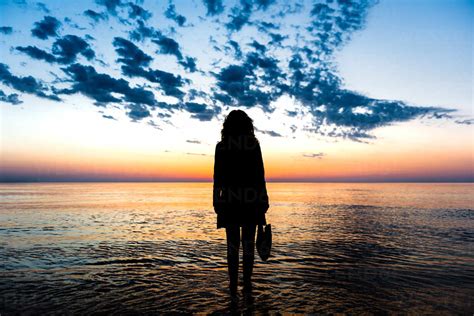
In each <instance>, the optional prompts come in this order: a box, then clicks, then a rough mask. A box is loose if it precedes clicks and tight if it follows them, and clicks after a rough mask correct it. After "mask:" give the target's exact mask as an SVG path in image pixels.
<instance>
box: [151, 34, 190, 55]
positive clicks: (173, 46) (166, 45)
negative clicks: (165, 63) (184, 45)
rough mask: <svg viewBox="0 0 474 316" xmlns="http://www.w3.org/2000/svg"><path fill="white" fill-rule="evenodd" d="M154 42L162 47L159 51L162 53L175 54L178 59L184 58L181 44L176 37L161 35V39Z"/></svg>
mask: <svg viewBox="0 0 474 316" xmlns="http://www.w3.org/2000/svg"><path fill="white" fill-rule="evenodd" d="M152 42H153V43H155V44H157V45H158V46H159V47H160V50H159V52H160V53H161V54H168V55H175V56H176V58H178V60H181V59H183V54H182V53H181V49H180V47H179V44H178V42H176V41H175V40H174V39H172V38H169V37H166V36H161V37H160V38H159V39H154V40H152Z"/></svg>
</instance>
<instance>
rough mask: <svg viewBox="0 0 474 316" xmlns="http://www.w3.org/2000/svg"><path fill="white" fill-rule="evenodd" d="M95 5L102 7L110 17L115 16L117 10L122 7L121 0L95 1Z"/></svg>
mask: <svg viewBox="0 0 474 316" xmlns="http://www.w3.org/2000/svg"><path fill="white" fill-rule="evenodd" d="M95 3H97V4H98V5H101V6H104V7H105V8H106V9H107V12H109V13H110V14H112V15H117V8H118V7H121V6H123V3H122V0H95Z"/></svg>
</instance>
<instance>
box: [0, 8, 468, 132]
mask: <svg viewBox="0 0 474 316" xmlns="http://www.w3.org/2000/svg"><path fill="white" fill-rule="evenodd" d="M375 1H376V0H350V1H343V0H337V1H329V0H328V1H314V2H311V3H307V2H305V8H306V10H305V12H304V11H303V10H301V9H302V8H303V5H302V4H303V1H297V2H292V3H290V4H284V3H282V2H279V4H280V5H279V6H278V7H276V6H275V3H276V1H275V0H238V1H236V2H234V4H233V5H229V7H228V8H224V5H223V1H217V0H204V1H203V2H202V3H203V4H202V7H201V8H202V9H203V10H205V11H206V17H203V16H200V17H199V19H196V21H202V22H203V23H208V22H209V23H214V26H216V27H215V28H214V29H213V33H212V36H210V37H209V42H207V41H204V42H203V43H196V42H193V41H192V40H191V41H183V42H181V41H179V43H178V40H177V39H178V38H180V37H179V36H180V35H181V36H182V35H184V33H180V32H181V31H184V30H182V29H180V28H177V29H176V28H175V27H172V26H171V27H169V28H167V29H165V27H166V26H167V23H164V22H166V21H163V20H161V22H162V23H160V22H159V21H157V22H156V24H153V25H160V26H151V24H150V25H149V24H148V22H147V21H149V20H150V17H151V15H152V12H150V11H148V10H146V9H144V8H143V7H142V6H141V5H142V3H143V2H142V1H128V0H127V1H122V0H96V1H95V2H96V3H97V4H98V5H100V6H101V8H100V9H99V10H100V11H99V10H98V11H94V10H91V9H89V10H86V11H84V12H83V15H84V16H86V17H87V18H89V19H91V20H92V21H93V22H99V21H104V20H106V19H108V15H109V14H110V15H113V16H115V17H116V18H118V19H119V22H120V23H122V25H121V26H120V29H113V28H112V25H110V30H111V31H110V32H125V34H128V36H129V37H128V38H125V37H126V35H119V34H123V33H117V37H114V39H113V41H112V43H110V42H106V43H102V42H101V43H99V39H102V37H100V35H97V36H96V38H97V39H98V41H97V42H96V43H97V45H98V46H99V47H100V46H102V45H104V46H102V47H105V49H108V48H109V47H110V46H109V45H111V44H112V45H113V48H114V49H115V52H116V54H117V60H116V61H117V63H118V65H119V66H120V70H121V76H122V78H121V77H113V76H112V75H111V72H108V71H107V73H98V72H97V71H96V69H95V68H94V67H92V66H85V65H80V64H79V63H80V62H81V61H82V59H85V60H88V61H92V62H101V61H100V60H96V59H95V57H96V52H94V50H93V48H92V47H91V46H90V45H89V44H88V38H87V37H84V38H81V37H79V36H76V35H66V36H64V37H60V36H59V35H58V32H59V28H60V26H61V24H60V22H59V21H58V20H56V19H55V18H53V17H51V16H45V17H44V18H43V20H41V21H40V22H36V23H35V25H34V28H33V30H32V34H33V36H35V37H38V38H40V39H47V38H49V37H51V36H54V37H56V38H55V39H54V43H53V44H52V46H51V49H43V48H42V47H41V46H38V47H37V46H35V44H31V43H29V44H27V45H25V46H18V47H16V50H17V51H19V52H21V53H24V54H26V55H28V56H30V57H31V58H33V59H35V60H42V61H46V62H47V63H51V64H53V63H55V64H60V65H63V68H62V70H63V74H62V78H61V77H60V78H57V81H56V82H60V83H61V84H62V85H61V89H57V88H54V87H52V86H48V85H46V84H45V83H43V82H41V81H40V80H38V79H35V78H33V77H31V76H30V77H17V76H14V75H12V74H11V73H10V72H9V70H8V68H5V67H3V68H0V70H1V71H2V72H1V73H0V74H1V76H2V78H0V80H1V81H2V82H3V83H4V84H6V85H9V86H10V87H12V88H13V89H15V90H17V91H20V92H25V93H32V94H36V95H38V96H41V97H46V98H51V99H54V98H58V97H57V96H56V95H55V94H51V93H50V91H53V92H57V93H58V94H64V95H67V94H72V93H81V94H83V95H85V96H87V97H89V98H91V99H92V100H93V101H94V102H95V104H96V105H98V106H106V105H107V104H109V103H121V104H122V105H123V107H121V108H124V109H125V111H126V114H127V115H128V116H129V117H130V118H131V119H132V120H135V121H139V120H142V119H143V118H147V117H149V116H151V115H152V114H151V113H152V111H154V110H158V109H162V110H163V112H166V113H158V114H156V115H157V116H156V117H159V118H161V119H164V120H167V119H168V118H169V116H171V115H172V114H173V113H174V110H177V109H179V110H180V111H186V112H188V113H189V114H190V116H191V117H192V118H195V119H197V120H201V121H209V120H211V119H213V118H215V117H216V116H217V115H218V114H219V113H220V111H221V109H222V108H227V107H245V108H254V107H257V108H260V109H261V110H262V111H264V112H265V113H266V114H267V115H268V116H269V117H271V115H272V113H273V111H274V110H275V109H276V107H279V106H281V107H282V109H279V110H283V111H279V113H284V114H286V115H287V116H288V117H293V118H295V119H298V118H300V117H302V116H303V115H304V116H305V117H306V118H308V119H309V120H310V124H307V125H305V126H304V127H300V128H302V129H303V130H305V131H308V132H311V133H319V134H322V135H326V136H329V137H343V138H348V139H352V140H355V141H364V140H367V139H371V138H373V137H374V136H373V135H372V132H373V130H374V129H376V128H379V127H383V126H387V125H391V124H395V123H397V122H404V121H409V120H412V119H415V118H419V117H424V118H427V119H433V118H443V119H453V120H454V119H456V118H455V116H454V115H452V114H451V113H452V112H453V110H451V109H447V108H441V107H436V106H431V107H421V106H416V105H412V104H409V103H408V102H402V101H398V100H383V99H376V98H370V97H368V96H366V95H364V94H362V93H358V92H356V91H351V90H348V89H345V88H344V87H345V84H344V81H343V78H341V76H340V74H339V73H338V71H337V65H336V64H335V63H334V60H335V54H336V53H337V52H338V51H339V50H340V49H341V48H342V47H343V46H344V45H345V44H346V43H347V42H349V41H350V40H351V38H352V36H353V35H354V33H355V32H357V31H360V30H362V29H363V28H364V26H365V21H366V17H367V13H368V11H369V9H370V8H371V7H372V5H374V3H375ZM165 8H166V11H165V16H166V17H167V18H168V19H171V20H173V21H175V22H176V23H177V24H178V25H179V26H185V25H186V26H187V27H189V28H192V27H194V26H196V25H194V24H191V23H189V21H188V19H187V18H189V20H192V18H193V17H192V16H189V17H188V16H187V17H184V16H183V15H181V14H179V13H177V12H176V7H175V5H174V3H173V2H172V1H169V2H168V5H165ZM102 11H103V12H102ZM187 12H188V11H187ZM196 12H198V11H197V10H196ZM224 12H225V13H224ZM186 14H187V15H188V13H186ZM189 14H191V13H189ZM196 14H198V13H196ZM292 14H298V16H296V15H295V16H291V17H290V16H289V15H292ZM218 15H219V16H218ZM285 18H287V19H286V20H284V19H285ZM206 19H207V20H208V21H205V20H206ZM192 21H193V23H194V20H192ZM150 23H151V22H150ZM163 23H164V24H163ZM168 24H169V23H168ZM205 26H206V27H207V25H205ZM65 27H69V25H65ZM158 27H160V28H161V27H163V30H161V29H158ZM92 28H93V25H92ZM241 30H242V31H245V32H246V31H249V32H248V33H247V32H246V33H242V34H234V33H237V32H239V31H241ZM162 31H163V33H162ZM0 32H2V33H5V34H8V33H11V32H13V30H12V29H11V27H8V26H4V27H2V28H0ZM127 32H128V33H127ZM81 34H82V33H81ZM164 34H166V35H164ZM175 34H176V35H177V36H175ZM93 35H94V34H93ZM103 38H104V39H108V38H109V37H108V36H107V37H103ZM149 42H152V43H153V45H157V46H156V49H157V50H158V53H159V54H165V55H173V56H175V57H176V61H174V62H173V63H172V64H171V65H166V66H167V68H166V70H167V71H164V70H162V69H156V68H155V67H156V66H155V64H154V63H153V62H154V58H156V59H157V60H156V61H155V63H156V64H158V61H161V60H162V59H161V57H155V55H156V54H153V53H150V54H148V53H146V50H145V51H144V50H143V49H142V47H145V46H147V45H149ZM187 44H189V45H197V46H198V48H202V47H201V45H208V46H209V47H208V48H209V53H210V54H209V56H210V59H209V62H207V60H200V59H197V58H195V57H192V56H188V55H187V54H186V52H187V51H186V50H185V48H189V47H185V46H184V47H183V46H181V45H187ZM191 48H194V46H192V47H191ZM196 56H201V55H200V54H198V53H197V54H196ZM165 60H167V59H165ZM103 65H104V64H103ZM198 65H199V69H198ZM5 66H6V65H5ZM168 66H169V67H168ZM206 67H207V68H206ZM176 68H181V69H179V71H177V70H176ZM163 69H164V68H163ZM216 69H217V70H216ZM183 70H185V71H183ZM111 71H113V70H111ZM129 78H133V79H129ZM136 78H140V82H142V81H146V82H145V83H144V85H143V86H134V87H132V86H131V82H134V81H135V80H134V79H136ZM191 79H192V81H191ZM129 81H130V82H129ZM64 86H66V88H64ZM155 93H156V94H157V96H156V97H157V98H159V97H163V96H164V97H173V98H175V99H176V100H174V101H172V102H171V101H167V102H160V101H157V99H156V98H155ZM281 96H285V97H289V99H291V100H292V102H296V108H297V109H298V110H294V109H293V110H289V109H288V108H287V107H286V105H284V104H283V105H282V104H281V103H279V102H274V101H276V100H278V99H279V98H280V97H281ZM7 97H8V96H6V95H5V96H2V100H5V98H7ZM58 99H59V98H58ZM11 100H12V101H14V97H12V99H11ZM168 102H169V103H168ZM172 103H174V104H172ZM292 108H294V107H293V106H292ZM155 113H156V112H154V113H153V115H155ZM456 123H458V124H473V123H472V120H461V119H458V120H457V121H456ZM296 125H298V124H292V125H291V127H290V128H291V130H292V131H293V132H295V131H296ZM260 132H261V133H264V134H267V135H270V136H274V137H279V136H281V135H280V134H279V133H278V132H276V131H271V130H262V131H260Z"/></svg>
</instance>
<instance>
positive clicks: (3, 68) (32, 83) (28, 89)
mask: <svg viewBox="0 0 474 316" xmlns="http://www.w3.org/2000/svg"><path fill="white" fill-rule="evenodd" d="M0 82H1V83H3V84H5V85H7V86H9V87H11V88H13V89H15V90H17V91H19V92H24V93H29V94H33V95H36V96H38V97H40V98H45V99H50V100H54V101H61V99H60V98H59V97H58V96H56V95H52V94H48V93H47V92H48V88H47V87H46V86H45V85H44V84H43V83H41V82H40V81H39V80H36V79H35V78H33V77H32V76H27V77H18V76H15V75H13V74H12V73H11V72H10V69H9V67H8V66H7V65H6V64H3V63H0Z"/></svg>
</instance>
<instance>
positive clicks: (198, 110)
mask: <svg viewBox="0 0 474 316" xmlns="http://www.w3.org/2000/svg"><path fill="white" fill-rule="evenodd" d="M182 108H183V109H184V110H185V111H187V112H189V113H191V117H192V118H195V119H198V120H200V121H210V120H211V119H212V118H213V117H214V116H216V115H217V114H218V113H220V108H218V107H214V108H212V107H209V106H207V105H206V104H203V103H196V102H184V103H183V104H182Z"/></svg>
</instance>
